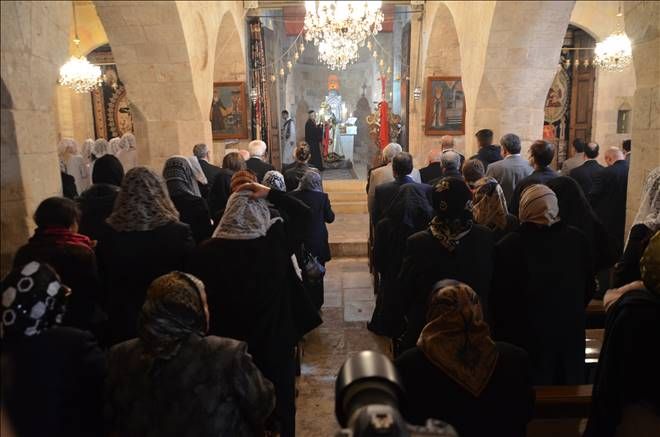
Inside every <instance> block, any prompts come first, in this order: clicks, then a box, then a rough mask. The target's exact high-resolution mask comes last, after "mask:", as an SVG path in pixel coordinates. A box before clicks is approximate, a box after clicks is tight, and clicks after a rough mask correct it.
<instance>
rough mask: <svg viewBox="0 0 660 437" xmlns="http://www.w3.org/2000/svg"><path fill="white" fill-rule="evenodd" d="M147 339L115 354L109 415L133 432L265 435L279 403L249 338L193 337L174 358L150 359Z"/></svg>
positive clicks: (113, 423) (118, 429)
mask: <svg viewBox="0 0 660 437" xmlns="http://www.w3.org/2000/svg"><path fill="white" fill-rule="evenodd" d="M144 352H145V351H144V346H143V344H142V342H141V341H140V340H139V339H133V340H129V341H126V342H124V343H121V344H118V345H116V346H115V347H113V348H112V349H111V350H110V353H109V357H108V380H107V382H106V393H107V408H106V418H107V422H108V425H109V430H108V431H110V432H115V433H117V435H126V436H128V435H130V436H161V437H167V436H172V437H175V436H176V437H178V436H193V435H194V436H200V437H216V436H237V437H247V436H254V435H258V431H259V430H260V429H263V424H264V421H265V419H266V418H267V417H268V415H269V414H270V412H271V411H272V410H273V406H274V405H275V394H274V390H273V385H272V384H271V383H270V381H268V380H267V379H265V378H264V377H263V376H262V374H261V372H259V370H258V369H257V367H256V366H255V365H254V363H253V362H252V357H251V356H250V355H249V354H248V352H247V345H246V344H245V343H243V342H240V341H236V340H232V339H228V338H220V337H215V336H208V337H200V336H198V335H194V334H193V335H191V336H190V337H188V339H187V340H185V341H184V342H183V343H182V344H181V347H180V349H179V351H178V352H177V354H176V355H175V356H174V357H172V358H170V359H168V360H158V361H155V362H154V361H152V360H151V359H148V358H145V356H144Z"/></svg>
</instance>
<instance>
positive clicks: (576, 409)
mask: <svg viewBox="0 0 660 437" xmlns="http://www.w3.org/2000/svg"><path fill="white" fill-rule="evenodd" d="M592 389H593V388H592V386H591V385H563V386H562V385H543V386H537V387H534V391H535V392H536V403H535V404H534V418H533V419H532V421H531V422H530V423H529V424H528V425H527V437H556V436H562V437H581V435H582V430H583V428H584V424H585V421H586V419H587V417H589V409H590V407H591V391H592Z"/></svg>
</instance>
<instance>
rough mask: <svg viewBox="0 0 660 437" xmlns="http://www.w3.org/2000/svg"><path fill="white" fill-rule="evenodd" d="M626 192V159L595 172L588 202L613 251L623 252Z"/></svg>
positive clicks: (618, 253)
mask: <svg viewBox="0 0 660 437" xmlns="http://www.w3.org/2000/svg"><path fill="white" fill-rule="evenodd" d="M627 194H628V161H626V160H625V159H622V160H620V161H617V162H615V163H614V164H612V165H610V166H609V167H606V168H604V169H603V170H601V171H600V172H598V173H597V175H596V177H595V178H594V183H593V186H592V187H591V191H590V192H589V195H588V197H589V202H591V206H592V207H593V209H594V212H595V213H596V215H597V216H598V218H600V219H601V221H602V222H603V225H605V229H607V232H608V234H610V238H611V239H612V245H613V247H614V250H615V253H616V254H617V256H619V255H620V254H621V253H622V252H623V238H624V229H625V227H626V199H627Z"/></svg>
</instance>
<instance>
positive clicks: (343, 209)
mask: <svg viewBox="0 0 660 437" xmlns="http://www.w3.org/2000/svg"><path fill="white" fill-rule="evenodd" d="M330 202H331V205H332V211H334V213H335V214H366V213H367V212H368V211H369V210H368V208H367V201H366V200H360V201H357V202H332V201H330Z"/></svg>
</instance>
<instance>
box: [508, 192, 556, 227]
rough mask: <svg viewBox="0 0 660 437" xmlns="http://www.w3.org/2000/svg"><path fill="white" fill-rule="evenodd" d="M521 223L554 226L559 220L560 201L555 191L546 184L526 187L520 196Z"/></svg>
mask: <svg viewBox="0 0 660 437" xmlns="http://www.w3.org/2000/svg"><path fill="white" fill-rule="evenodd" d="M518 215H519V218H520V223H525V222H530V223H536V224H538V225H544V226H552V225H553V224H555V223H557V222H558V221H559V202H558V201H557V195H556V194H555V192H554V191H552V190H551V189H550V188H548V187H547V186H545V185H540V184H535V185H530V186H529V187H527V188H525V190H524V191H523V193H522V196H520V211H519V213H518Z"/></svg>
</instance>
